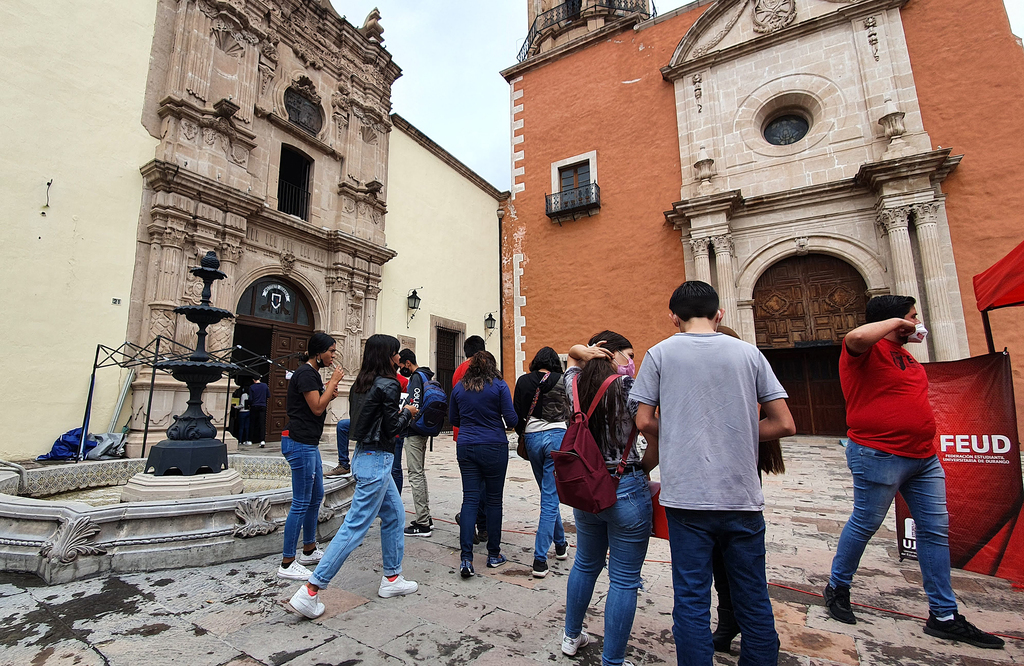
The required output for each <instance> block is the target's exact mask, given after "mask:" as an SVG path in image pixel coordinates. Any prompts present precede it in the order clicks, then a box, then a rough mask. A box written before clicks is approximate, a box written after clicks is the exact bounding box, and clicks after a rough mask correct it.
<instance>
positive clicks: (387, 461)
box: [309, 448, 405, 588]
mask: <svg viewBox="0 0 1024 666" xmlns="http://www.w3.org/2000/svg"><path fill="white" fill-rule="evenodd" d="M393 459H394V455H392V454H390V453H385V452H383V451H362V450H360V449H358V448H357V449H356V455H355V457H354V458H353V459H352V476H354V477H355V479H356V489H355V492H354V494H353V495H352V504H351V505H350V506H349V509H348V513H346V514H345V522H344V523H342V524H341V528H340V529H339V530H338V533H337V534H335V535H334V538H333V539H331V543H330V544H329V545H328V546H327V550H326V551H324V556H323V559H321V560H320V564H318V565H317V567H316V571H314V572H313V575H312V576H310V577H309V582H310V583H312V584H313V585H316V586H317V587H320V588H324V587H327V584H328V583H330V582H331V579H332V578H334V576H335V575H336V574H337V573H338V570H339V569H341V565H343V564H345V560H346V559H348V556H349V555H350V554H351V553H352V551H353V550H355V549H356V548H357V547H358V546H359V544H361V543H362V542H363V537H365V536H366V533H367V532H369V531H370V526H371V525H373V521H374V520H376V519H377V516H380V551H381V556H382V560H383V564H384V575H385V576H397V575H398V574H400V573H402V557H403V555H404V554H405V534H403V532H402V527H403V525H404V524H405V507H404V506H403V505H402V496H401V495H399V494H398V490H397V489H396V488H395V480H394V479H392V478H391V462H392V460H393Z"/></svg>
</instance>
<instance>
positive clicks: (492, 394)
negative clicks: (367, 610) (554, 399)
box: [448, 351, 519, 578]
mask: <svg viewBox="0 0 1024 666" xmlns="http://www.w3.org/2000/svg"><path fill="white" fill-rule="evenodd" d="M448 420H449V421H451V424H452V425H453V426H455V427H457V428H458V429H459V441H458V443H457V444H456V447H455V453H456V458H457V459H458V461H459V471H460V472H462V515H464V516H472V515H473V514H475V513H476V510H477V507H478V506H479V505H480V492H481V490H483V493H484V495H485V496H486V501H485V513H486V514H487V566H488V567H490V568H492V569H493V568H496V567H500V566H501V565H503V564H505V562H507V561H508V560H506V559H505V556H504V555H502V554H501V496H502V493H503V491H504V490H505V472H506V470H507V469H508V436H507V435H506V434H505V431H506V430H508V429H510V428H514V427H515V426H516V423H518V422H519V417H518V416H516V410H515V408H514V407H513V406H512V393H511V392H510V391H509V390H508V384H506V383H505V380H503V379H502V378H501V373H500V372H498V363H497V361H495V360H494V355H493V354H491V353H490V352H488V351H481V352H477V353H476V354H474V355H473V358H472V359H470V363H469V368H468V369H467V370H466V374H465V375H464V376H463V377H462V381H460V382H459V383H458V384H456V385H455V386H454V387H453V388H452V397H451V400H450V401H449V405H448ZM474 527H475V526H474V525H473V522H472V521H469V520H464V521H462V524H461V525H460V534H459V536H460V539H459V540H460V544H461V549H462V566H461V567H460V574H461V575H462V577H463V578H470V577H472V576H473V575H474V574H475V573H476V572H475V571H474V569H473V532H474Z"/></svg>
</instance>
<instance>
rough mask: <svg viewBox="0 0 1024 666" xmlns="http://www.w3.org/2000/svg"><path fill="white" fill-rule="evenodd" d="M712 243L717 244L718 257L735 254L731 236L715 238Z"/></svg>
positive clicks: (716, 252)
mask: <svg viewBox="0 0 1024 666" xmlns="http://www.w3.org/2000/svg"><path fill="white" fill-rule="evenodd" d="M711 242H712V243H714V244H715V254H716V255H725V254H732V253H733V249H734V248H733V244H732V236H730V235H729V234H726V235H724V236H715V237H714V238H713V239H712V240H711Z"/></svg>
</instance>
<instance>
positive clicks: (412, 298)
mask: <svg viewBox="0 0 1024 666" xmlns="http://www.w3.org/2000/svg"><path fill="white" fill-rule="evenodd" d="M419 288H420V289H422V288H423V287H419ZM422 302H423V299H421V298H420V295H419V294H417V293H416V290H415V289H410V290H409V321H408V322H406V324H405V327H406V328H409V324H411V323H412V320H413V317H415V316H416V311H417V310H419V309H420V303H422Z"/></svg>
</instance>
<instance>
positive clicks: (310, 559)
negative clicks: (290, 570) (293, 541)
mask: <svg viewBox="0 0 1024 666" xmlns="http://www.w3.org/2000/svg"><path fill="white" fill-rule="evenodd" d="M323 556H324V551H323V550H322V549H321V548H320V546H317V547H316V548H314V549H313V552H312V553H310V554H309V555H306V553H299V557H298V559H297V560H296V561H297V562H298V563H299V564H316V563H317V562H319V561H320V560H321V559H323Z"/></svg>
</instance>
